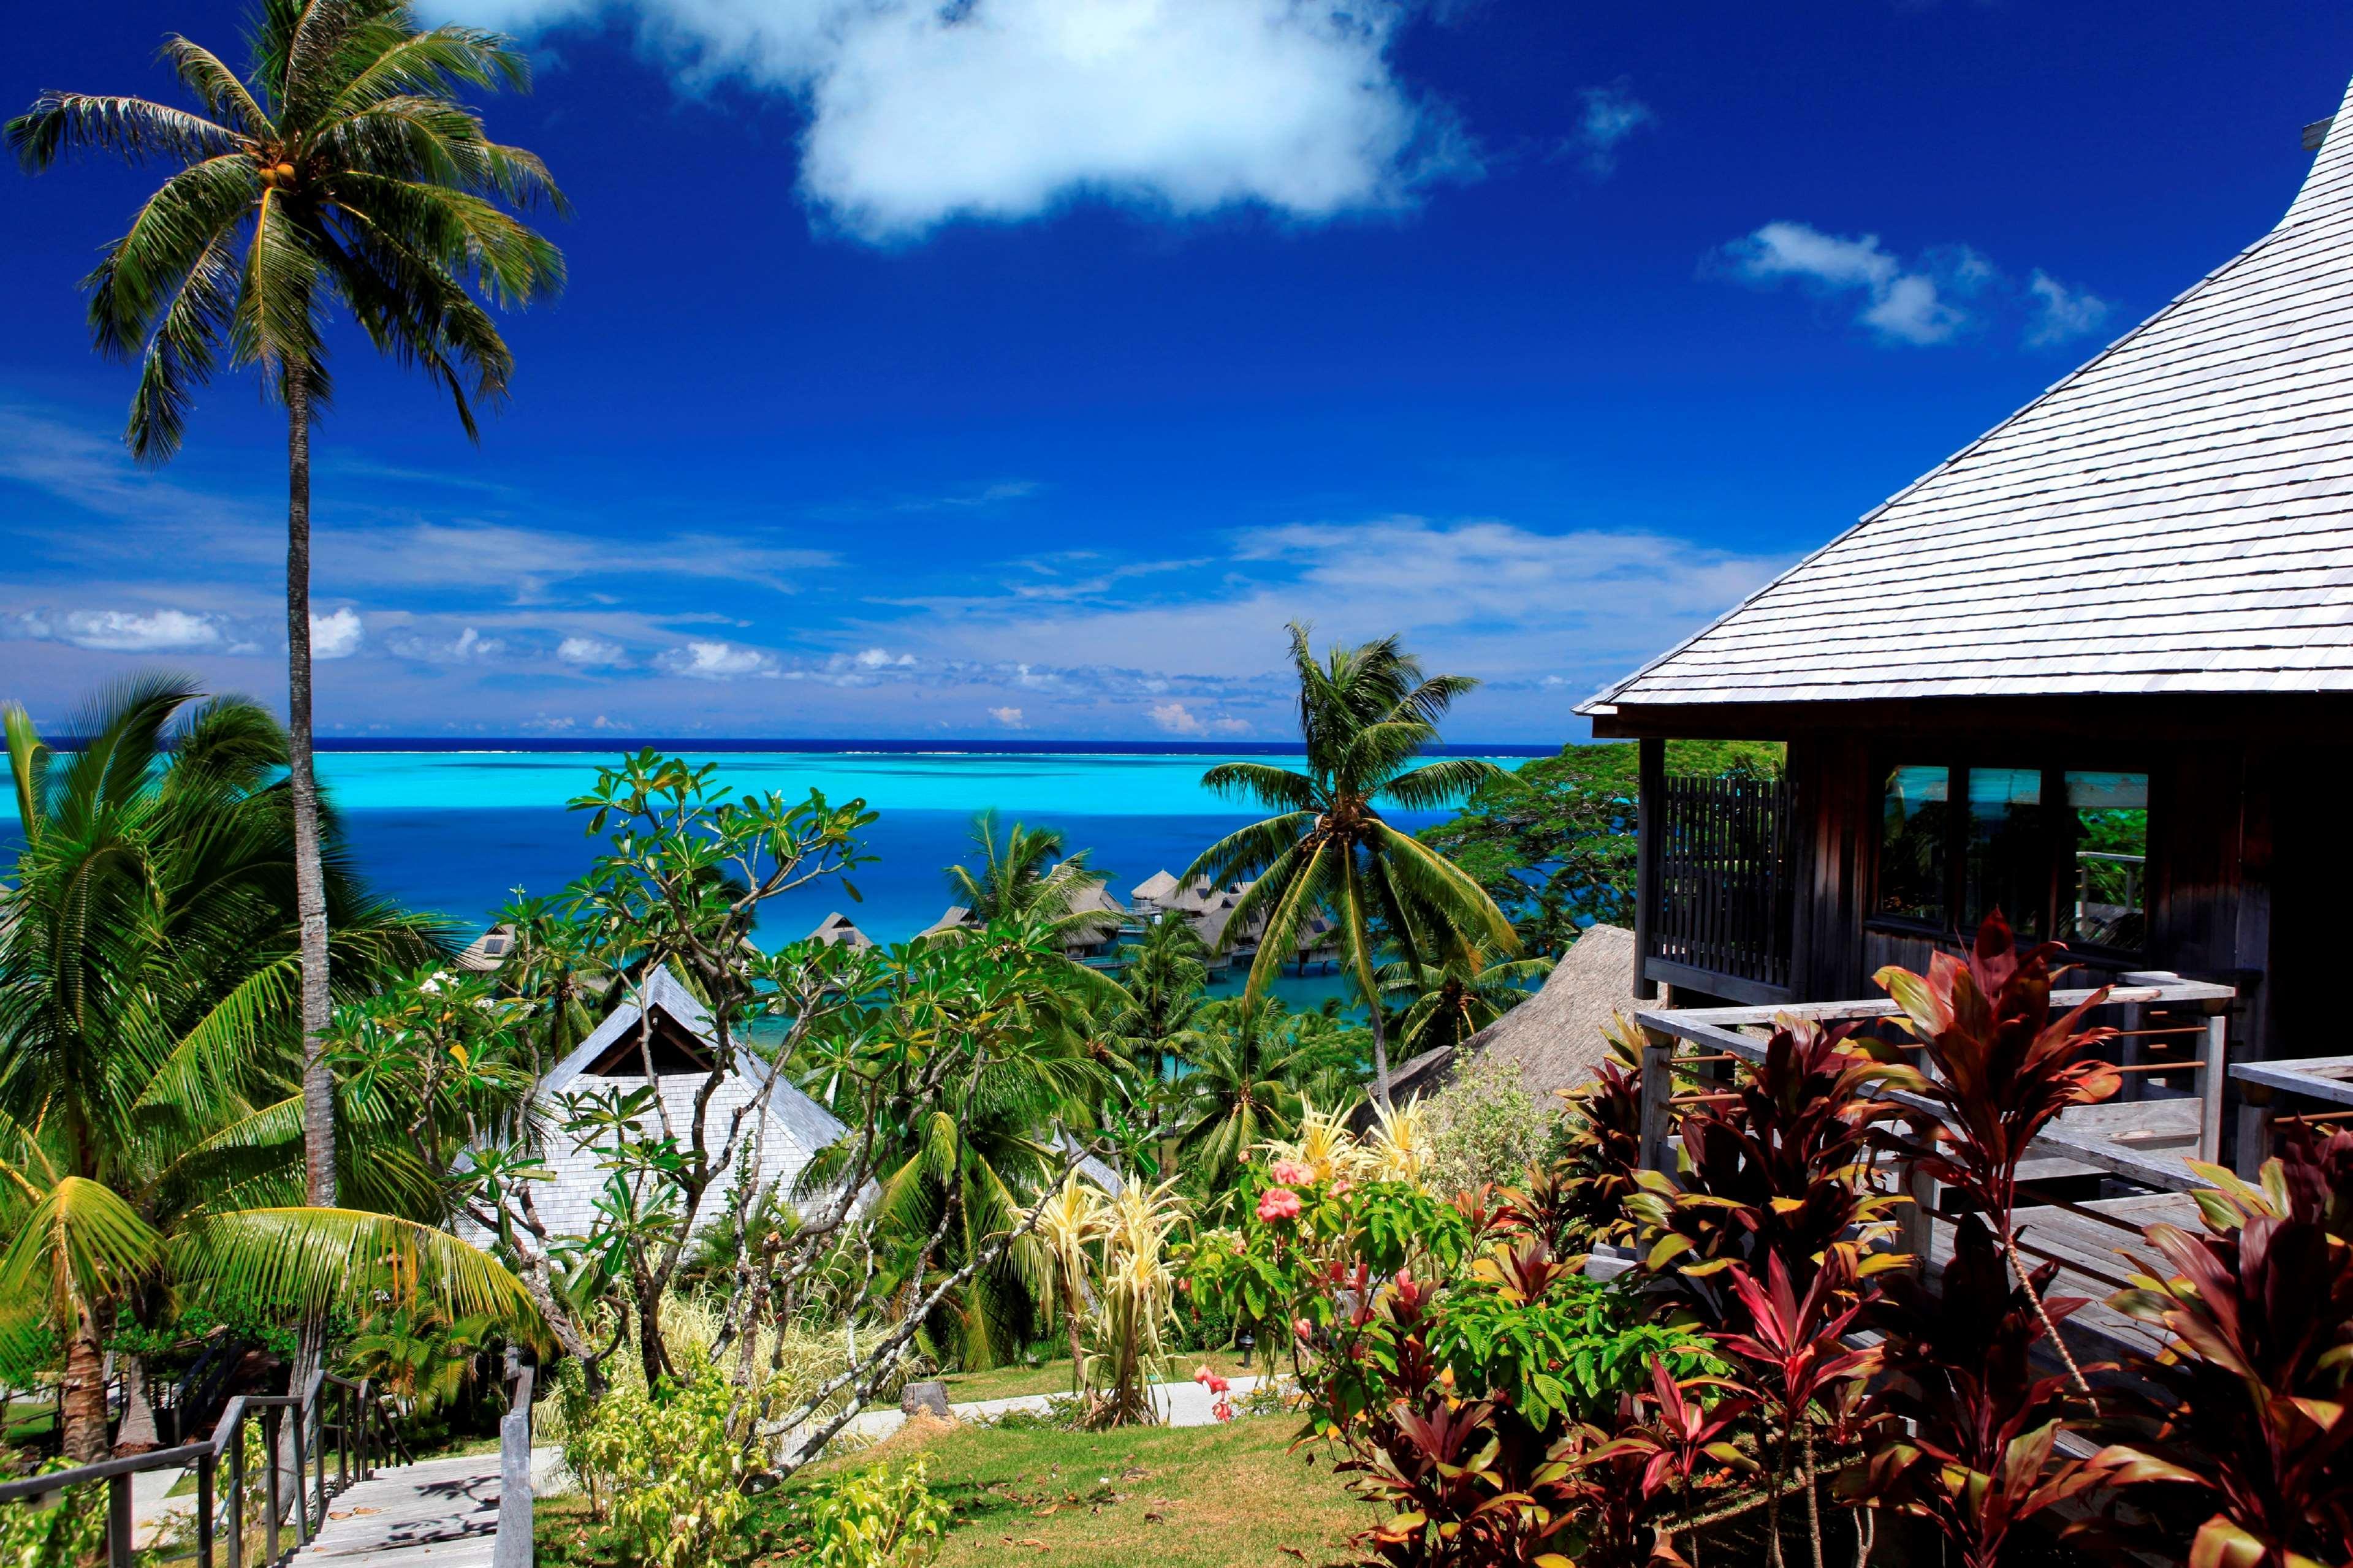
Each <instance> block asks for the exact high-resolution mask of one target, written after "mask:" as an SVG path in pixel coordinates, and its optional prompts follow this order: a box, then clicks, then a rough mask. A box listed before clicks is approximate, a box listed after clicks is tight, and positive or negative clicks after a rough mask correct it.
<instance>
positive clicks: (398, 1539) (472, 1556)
mask: <svg viewBox="0 0 2353 1568" xmlns="http://www.w3.org/2000/svg"><path fill="white" fill-rule="evenodd" d="M559 1463H560V1458H559V1456H558V1455H557V1453H556V1451H555V1450H554V1448H538V1449H534V1450H533V1452H532V1481H533V1488H534V1489H538V1488H541V1487H544V1486H545V1485H546V1484H547V1482H548V1481H549V1480H550V1479H553V1477H554V1471H555V1468H556V1467H557V1465H558V1464H559ZM498 1530H499V1456H498V1451H497V1450H496V1449H492V1450H491V1452H489V1453H486V1454H460V1455H457V1456H454V1457H452V1458H446V1459H427V1460H424V1461H423V1462H421V1463H418V1464H414V1465H399V1466H393V1467H387V1468H384V1469H380V1470H378V1471H376V1473H375V1476H374V1477H373V1478H371V1479H367V1480H364V1481H355V1482H353V1484H352V1485H351V1487H350V1488H349V1489H346V1490H344V1491H343V1492H340V1493H338V1494H336V1496H335V1498H334V1500H333V1501H332V1503H331V1504H330V1505H329V1508H328V1510H327V1527H326V1528H325V1529H324V1530H322V1531H320V1532H319V1535H318V1538H317V1539H316V1540H314V1541H312V1542H311V1544H310V1545H308V1546H306V1547H304V1548H303V1549H302V1550H301V1552H297V1553H295V1555H294V1563H296V1564H299V1565H301V1568H491V1545H492V1543H493V1542H495V1541H496V1540H497V1537H498Z"/></svg>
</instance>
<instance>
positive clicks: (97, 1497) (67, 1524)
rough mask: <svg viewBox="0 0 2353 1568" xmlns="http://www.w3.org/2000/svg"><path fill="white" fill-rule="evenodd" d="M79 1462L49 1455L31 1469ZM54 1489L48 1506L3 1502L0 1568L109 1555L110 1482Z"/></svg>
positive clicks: (44, 1566)
mask: <svg viewBox="0 0 2353 1568" xmlns="http://www.w3.org/2000/svg"><path fill="white" fill-rule="evenodd" d="M77 1463H79V1461H77V1460H74V1459H70V1458H55V1459H49V1460H47V1461H44V1462H43V1463H42V1464H41V1465H40V1466H38V1467H37V1468H36V1469H35V1470H34V1472H33V1473H34V1474H37V1475H46V1474H47V1473H49V1472H51V1471H53V1470H63V1469H70V1468H73V1466H74V1465H75V1464H77ZM9 1479H12V1480H13V1479H16V1478H15V1477H13V1476H11V1477H10V1478H9ZM51 1495H52V1496H54V1497H55V1498H56V1499H57V1500H56V1501H55V1502H54V1503H53V1504H52V1505H51V1506H49V1507H47V1508H33V1507H31V1506H29V1505H27V1504H25V1503H15V1504H11V1505H8V1506H6V1507H0V1568H58V1564H60V1563H95V1562H98V1561H100V1559H101V1558H102V1557H103V1556H104V1555H105V1552H106V1483H105V1482H103V1481H89V1482H85V1483H83V1484H82V1485H80V1486H78V1487H70V1488H68V1489H66V1490H65V1491H64V1492H63V1493H62V1494H55V1493H53V1494H51Z"/></svg>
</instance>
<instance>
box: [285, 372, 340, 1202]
mask: <svg viewBox="0 0 2353 1568" xmlns="http://www.w3.org/2000/svg"><path fill="white" fill-rule="evenodd" d="M308 376H309V372H308V367H306V366H303V365H300V364H292V365H289V366H288V367H287V369H286V675H287V692H286V735H287V748H286V751H287V756H286V763H287V768H286V772H287V784H288V787H289V789H290V793H291V794H292V795H293V797H294V898H295V906H296V910H297V912H298V913H299V914H300V916H301V922H302V1162H303V1169H304V1172H305V1173H306V1174H307V1177H308V1181H307V1187H308V1195H309V1199H310V1201H311V1203H312V1204H315V1205H322V1206H332V1205H333V1204H334V1201H335V1096H334V1080H333V1079H332V1077H331V1076H330V1075H329V1073H328V1071H327V1062H326V1034H327V1012H328V1000H327V889H326V878H325V876H324V875H323V874H322V871H321V870H320V867H319V781H318V778H317V776H316V775H315V774H314V773H312V772H311V385H310V381H309V379H308Z"/></svg>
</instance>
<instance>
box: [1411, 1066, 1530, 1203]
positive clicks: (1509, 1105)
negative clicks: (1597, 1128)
mask: <svg viewBox="0 0 2353 1568" xmlns="http://www.w3.org/2000/svg"><path fill="white" fill-rule="evenodd" d="M1425 1109H1426V1110H1427V1111H1428V1114H1429V1118H1430V1150H1431V1155H1430V1184H1431V1185H1432V1186H1434V1187H1436V1188H1437V1189H1438V1190H1439V1191H1440V1192H1446V1193H1461V1192H1472V1191H1475V1190H1476V1189H1478V1188H1480V1187H1482V1186H1485V1185H1487V1184H1490V1183H1493V1184H1497V1185H1504V1184H1509V1183H1511V1182H1514V1181H1516V1180H1518V1179H1519V1176H1520V1173H1522V1172H1523V1171H1525V1170H1526V1169H1527V1168H1528V1167H1529V1166H1531V1165H1534V1164H1535V1163H1538V1162H1539V1161H1541V1160H1542V1159H1543V1158H1544V1156H1545V1145H1546V1142H1547V1140H1548V1138H1549V1135H1550V1133H1551V1131H1552V1121H1553V1118H1552V1116H1551V1115H1549V1114H1548V1113H1547V1112H1546V1110H1543V1109H1542V1108H1540V1107H1538V1106H1537V1104H1536V1102H1535V1098H1534V1097H1533V1096H1531V1095H1530V1094H1529V1093H1528V1090H1527V1086H1526V1085H1525V1084H1524V1083H1523V1082H1521V1080H1520V1071H1519V1068H1518V1065H1517V1064H1516V1063H1514V1062H1508V1061H1493V1060H1489V1059H1487V1058H1481V1059H1479V1060H1478V1061H1475V1062H1473V1063H1472V1065H1471V1067H1470V1068H1468V1069H1466V1070H1465V1071H1464V1072H1463V1073H1461V1076H1459V1077H1457V1078H1456V1079H1455V1080H1454V1081H1453V1082H1452V1083H1450V1084H1448V1085H1447V1086H1446V1087H1445V1088H1444V1089H1440V1091H1439V1092H1438V1093H1437V1094H1435V1095H1433V1096H1431V1097H1430V1100H1428V1101H1426V1102H1425Z"/></svg>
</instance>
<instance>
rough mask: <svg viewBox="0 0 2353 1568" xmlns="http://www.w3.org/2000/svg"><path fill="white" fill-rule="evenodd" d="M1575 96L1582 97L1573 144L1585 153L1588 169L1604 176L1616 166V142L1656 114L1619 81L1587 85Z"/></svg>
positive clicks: (1655, 118) (1655, 117)
mask: <svg viewBox="0 0 2353 1568" xmlns="http://www.w3.org/2000/svg"><path fill="white" fill-rule="evenodd" d="M1579 96H1580V97H1582V98H1583V99H1584V100H1585V117H1584V120H1583V121H1582V122H1581V123H1580V124H1579V125H1578V127H1577V138H1576V140H1575V142H1574V143H1573V145H1574V146H1575V147H1576V148H1577V150H1579V151H1581V152H1582V153H1584V154H1585V166H1586V168H1587V169H1588V171H1589V172H1591V173H1592V174H1595V175H1597V176H1606V175H1608V174H1612V173H1614V172H1615V171H1616V169H1617V167H1618V144H1619V143H1620V142H1623V141H1625V140H1626V138H1628V137H1629V136H1631V135H1632V134H1634V132H1637V131H1640V130H1641V129H1642V127H1644V126H1645V125H1649V124H1651V122H1652V121H1655V120H1657V119H1658V116H1657V115H1655V114H1653V113H1651V106H1650V105H1649V104H1647V103H1644V102H1643V101H1642V100H1641V99H1639V98H1636V97H1635V96H1634V94H1633V92H1632V90H1631V89H1630V88H1629V87H1628V86H1627V84H1626V83H1625V82H1623V81H1615V82H1611V83H1610V84H1609V86H1607V87H1588V88H1587V89H1585V90H1584V91H1583V93H1581V94H1580V95H1579Z"/></svg>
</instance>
